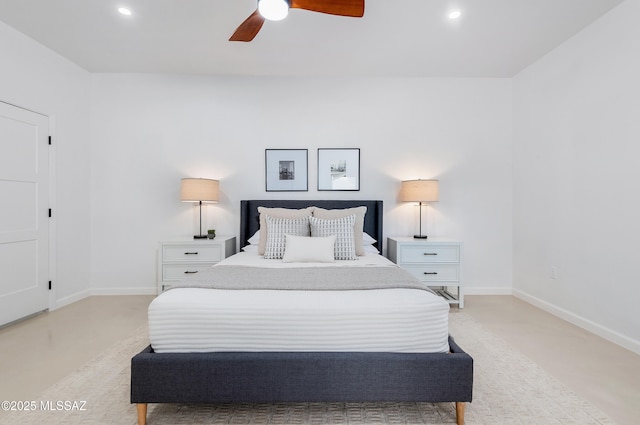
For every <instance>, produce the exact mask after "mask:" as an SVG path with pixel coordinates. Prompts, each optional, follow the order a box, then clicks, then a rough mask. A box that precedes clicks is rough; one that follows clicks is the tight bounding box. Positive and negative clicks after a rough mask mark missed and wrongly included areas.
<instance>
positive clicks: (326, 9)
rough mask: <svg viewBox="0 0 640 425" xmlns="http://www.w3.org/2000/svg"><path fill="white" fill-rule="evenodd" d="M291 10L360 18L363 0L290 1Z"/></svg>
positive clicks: (362, 12)
mask: <svg viewBox="0 0 640 425" xmlns="http://www.w3.org/2000/svg"><path fill="white" fill-rule="evenodd" d="M291 8H292V9H305V10H311V11H313V12H321V13H328V14H330V15H339V16H351V17H354V18H361V17H362V16H363V15H364V0H291Z"/></svg>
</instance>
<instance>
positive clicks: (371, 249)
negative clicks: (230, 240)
mask: <svg viewBox="0 0 640 425" xmlns="http://www.w3.org/2000/svg"><path fill="white" fill-rule="evenodd" d="M245 248H246V247H245ZM364 252H366V253H371V254H380V251H378V250H377V249H376V247H375V246H373V245H365V246H364Z"/></svg>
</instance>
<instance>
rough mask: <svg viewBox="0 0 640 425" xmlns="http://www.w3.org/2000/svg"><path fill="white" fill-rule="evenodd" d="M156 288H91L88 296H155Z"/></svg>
mask: <svg viewBox="0 0 640 425" xmlns="http://www.w3.org/2000/svg"><path fill="white" fill-rule="evenodd" d="M156 291H157V288H156V287H155V286H154V287H151V288H91V289H90V290H89V294H90V295H92V296H101V295H156Z"/></svg>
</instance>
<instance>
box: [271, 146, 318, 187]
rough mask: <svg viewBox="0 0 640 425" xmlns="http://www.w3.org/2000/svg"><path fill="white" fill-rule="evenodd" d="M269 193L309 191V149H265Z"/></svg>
mask: <svg viewBox="0 0 640 425" xmlns="http://www.w3.org/2000/svg"><path fill="white" fill-rule="evenodd" d="M264 160H265V182H266V190H267V192H306V191H307V190H309V180H308V151H307V149H265V151H264Z"/></svg>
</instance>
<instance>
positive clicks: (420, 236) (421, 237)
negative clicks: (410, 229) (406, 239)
mask: <svg viewBox="0 0 640 425" xmlns="http://www.w3.org/2000/svg"><path fill="white" fill-rule="evenodd" d="M413 239H427V235H413Z"/></svg>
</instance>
